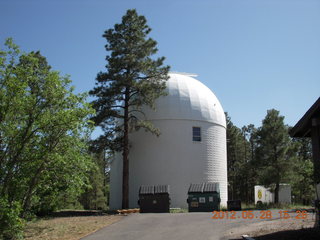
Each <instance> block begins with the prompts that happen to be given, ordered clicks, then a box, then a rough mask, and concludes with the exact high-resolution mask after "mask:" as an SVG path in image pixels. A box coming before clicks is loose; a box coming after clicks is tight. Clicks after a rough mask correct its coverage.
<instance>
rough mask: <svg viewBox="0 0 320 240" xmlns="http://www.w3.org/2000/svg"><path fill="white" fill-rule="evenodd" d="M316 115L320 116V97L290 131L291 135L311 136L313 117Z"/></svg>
mask: <svg viewBox="0 0 320 240" xmlns="http://www.w3.org/2000/svg"><path fill="white" fill-rule="evenodd" d="M315 116H318V117H320V97H319V98H318V99H317V101H316V102H315V103H314V104H313V105H312V106H311V107H310V108H309V110H308V111H307V112H306V113H305V114H304V115H303V117H302V118H301V119H300V120H299V121H298V122H297V124H296V125H295V126H294V127H293V128H292V129H291V130H290V131H289V134H290V136H291V137H310V136H311V135H310V130H311V119H312V118H313V117H315Z"/></svg>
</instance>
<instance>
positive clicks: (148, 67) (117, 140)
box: [90, 10, 169, 208]
mask: <svg viewBox="0 0 320 240" xmlns="http://www.w3.org/2000/svg"><path fill="white" fill-rule="evenodd" d="M150 31H151V28H150V27H149V26H148V25H147V21H146V19H145V17H144V16H139V15H138V14H137V12H136V10H128V11H127V13H126V14H125V15H124V16H123V17H122V22H121V23H120V24H115V25H114V28H111V29H108V30H106V31H105V33H104V35H103V37H104V38H105V39H106V40H107V44H106V46H105V47H106V50H107V51H108V53H109V55H107V57H106V60H107V65H106V68H107V71H106V72H100V73H99V74H98V76H97V79H96V85H97V86H96V87H95V88H94V89H93V90H92V91H91V92H90V94H92V95H93V96H95V97H96V98H97V99H96V100H95V101H93V106H94V108H95V110H96V113H97V114H96V116H95V117H94V121H95V123H96V125H97V126H100V127H101V128H102V130H103V131H104V135H102V136H100V137H99V138H98V139H97V141H96V144H99V145H100V148H101V149H106V148H107V149H109V150H111V151H119V152H122V155H123V168H124V174H123V203H122V204H123V208H128V180H129V172H128V171H129V170H128V169H129V168H128V166H129V160H128V155H129V131H135V130H138V129H140V128H144V129H146V130H148V131H150V132H152V133H154V134H157V135H158V134H159V130H158V129H156V128H155V127H154V126H153V125H152V124H151V122H150V121H148V119H146V118H145V116H144V113H143V111H142V106H149V107H150V108H154V101H155V99H157V98H158V97H160V96H163V95H165V94H166V92H165V88H166V80H167V79H168V75H167V74H168V71H169V67H168V66H163V62H164V57H160V58H157V59H155V60H154V59H152V58H151V56H153V55H155V54H156V53H157V51H158V49H157V48H156V45H157V42H156V41H154V40H153V39H151V38H148V34H149V33H150Z"/></svg>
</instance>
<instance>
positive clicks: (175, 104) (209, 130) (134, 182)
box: [110, 73, 228, 209]
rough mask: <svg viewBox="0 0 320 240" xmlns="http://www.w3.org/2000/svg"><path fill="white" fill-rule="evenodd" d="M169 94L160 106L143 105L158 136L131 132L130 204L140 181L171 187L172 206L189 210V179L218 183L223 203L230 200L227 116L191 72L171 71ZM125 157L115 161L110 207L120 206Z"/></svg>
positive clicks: (111, 182)
mask: <svg viewBox="0 0 320 240" xmlns="http://www.w3.org/2000/svg"><path fill="white" fill-rule="evenodd" d="M169 76H170V78H169V80H168V81H167V92H168V95H167V96H162V97H160V98H158V99H157V100H156V103H155V106H156V110H152V109H150V108H148V107H145V108H144V109H143V112H144V113H145V116H146V119H148V120H150V121H152V123H153V124H154V126H155V127H157V128H159V129H160V131H161V135H160V136H159V137H156V136H155V135H152V134H151V133H149V132H146V131H144V130H142V129H141V130H139V131H137V132H134V133H132V134H130V137H129V138H130V139H129V140H130V145H131V148H130V153H129V207H130V208H133V207H138V204H137V202H138V192H139V187H140V186H141V185H169V186H170V198H171V207H183V208H187V206H188V205H187V202H186V199H187V193H188V187H189V185H190V183H202V182H218V183H219V185H220V197H221V204H222V205H225V206H226V204H227V200H228V197H227V154H226V119H225V114H224V111H223V109H222V107H221V104H220V102H219V100H218V99H217V97H216V96H215V95H214V93H213V92H212V91H211V90H210V89H209V88H207V87H206V86H205V85H204V84H202V83H201V82H200V81H198V80H196V79H195V78H193V77H192V76H191V75H186V74H178V73H170V74H169ZM121 199H122V155H121V153H118V154H116V156H115V158H114V160H113V161H112V163H111V175H110V209H119V208H121V202H122V201H121Z"/></svg>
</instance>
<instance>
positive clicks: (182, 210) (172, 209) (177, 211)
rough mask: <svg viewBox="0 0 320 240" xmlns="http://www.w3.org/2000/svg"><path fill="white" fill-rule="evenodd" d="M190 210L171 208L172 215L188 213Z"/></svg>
mask: <svg viewBox="0 0 320 240" xmlns="http://www.w3.org/2000/svg"><path fill="white" fill-rule="evenodd" d="M187 212H188V209H186V208H170V213H187Z"/></svg>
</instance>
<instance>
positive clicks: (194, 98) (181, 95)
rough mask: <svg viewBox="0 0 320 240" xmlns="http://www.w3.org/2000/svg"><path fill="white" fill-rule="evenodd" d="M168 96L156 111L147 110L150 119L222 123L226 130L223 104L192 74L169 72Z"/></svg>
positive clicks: (163, 98)
mask: <svg viewBox="0 0 320 240" xmlns="http://www.w3.org/2000/svg"><path fill="white" fill-rule="evenodd" d="M169 76H170V78H169V80H168V81H167V93H168V95H167V96H164V97H160V98H159V99H157V101H156V110H155V111H154V110H151V109H150V108H147V109H144V112H145V113H146V116H147V118H148V120H155V119H157V120H160V119H184V120H187V119H188V120H198V121H205V122H211V123H215V124H219V125H221V126H224V127H226V118H225V114H224V111H223V109H222V107H221V104H220V102H219V100H218V99H217V97H216V96H215V95H214V94H213V92H212V91H211V90H210V89H209V88H208V87H206V86H205V85H204V84H203V83H201V82H200V81H198V80H196V79H194V78H193V77H191V76H192V75H187V74H178V73H170V74H169Z"/></svg>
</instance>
